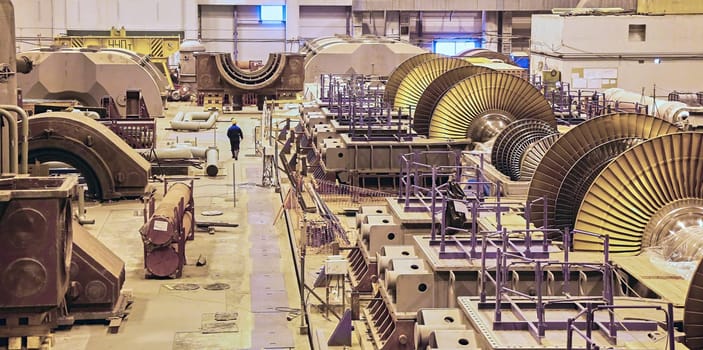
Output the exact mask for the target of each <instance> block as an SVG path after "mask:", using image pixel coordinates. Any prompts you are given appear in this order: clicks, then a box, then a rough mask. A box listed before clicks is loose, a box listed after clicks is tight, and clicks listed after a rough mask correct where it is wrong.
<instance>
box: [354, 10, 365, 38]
mask: <svg viewBox="0 0 703 350" xmlns="http://www.w3.org/2000/svg"><path fill="white" fill-rule="evenodd" d="M351 21H352V23H351V25H352V28H351V36H352V37H355V38H358V37H361V35H362V34H364V13H363V12H352V18H351Z"/></svg>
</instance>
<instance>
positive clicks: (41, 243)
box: [0, 177, 77, 318]
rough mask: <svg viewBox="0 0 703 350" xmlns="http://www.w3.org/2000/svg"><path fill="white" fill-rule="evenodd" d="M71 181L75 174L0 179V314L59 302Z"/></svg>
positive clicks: (65, 276) (68, 240)
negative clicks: (1, 246)
mask: <svg viewBox="0 0 703 350" xmlns="http://www.w3.org/2000/svg"><path fill="white" fill-rule="evenodd" d="M76 184H77V178H76V177H65V178H44V177H42V178H8V179H2V180H0V227H2V230H1V231H0V238H2V241H3V242H4V243H3V244H4V245H5V249H3V250H2V253H1V254H0V266H2V267H3V268H2V271H0V282H1V283H0V315H2V314H5V313H18V312H42V311H49V310H51V309H52V308H55V307H58V306H61V305H63V301H64V294H65V293H66V290H67V288H68V281H69V262H70V257H71V246H72V227H71V202H70V198H71V195H72V193H73V187H74V186H75V185H76ZM0 318H4V317H3V316H0Z"/></svg>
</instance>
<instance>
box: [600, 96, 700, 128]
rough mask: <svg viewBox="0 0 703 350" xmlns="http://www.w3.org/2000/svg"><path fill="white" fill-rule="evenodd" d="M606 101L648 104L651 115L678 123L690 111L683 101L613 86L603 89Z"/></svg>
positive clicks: (685, 117)
mask: <svg viewBox="0 0 703 350" xmlns="http://www.w3.org/2000/svg"><path fill="white" fill-rule="evenodd" d="M603 94H604V95H605V100H606V101H618V102H629V103H639V104H641V105H646V106H647V111H648V112H649V114H650V115H653V116H655V117H657V118H660V119H664V120H666V121H668V122H671V123H677V122H680V121H683V120H686V119H687V118H688V116H689V112H688V111H687V110H686V109H687V108H688V105H686V104H685V103H683V102H676V101H662V100H657V99H654V98H651V97H647V96H643V95H641V94H638V93H635V92H631V91H627V90H623V89H620V88H611V89H606V90H605V91H603Z"/></svg>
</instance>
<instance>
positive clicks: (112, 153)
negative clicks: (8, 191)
mask: <svg viewBox="0 0 703 350" xmlns="http://www.w3.org/2000/svg"><path fill="white" fill-rule="evenodd" d="M29 129H30V131H29V163H30V164H31V163H34V162H35V161H39V162H47V161H61V162H64V163H67V164H69V165H71V166H73V167H75V168H76V169H78V170H79V171H80V172H81V173H82V174H83V175H84V176H85V177H86V182H87V183H88V191H89V194H90V195H91V196H93V197H95V198H99V199H102V200H110V199H118V198H122V197H139V196H141V195H143V194H144V192H145V191H146V187H147V186H148V182H149V173H150V170H151V166H150V164H149V162H147V161H146V160H145V159H144V158H143V157H142V156H140V155H139V153H137V152H136V151H135V150H133V149H132V148H131V147H130V146H129V145H128V144H127V143H125V142H124V141H123V140H122V139H120V138H119V137H118V136H117V135H115V134H114V133H113V132H111V131H110V130H109V129H108V128H107V127H106V126H104V125H102V124H100V122H98V121H95V120H93V119H90V118H87V117H84V116H81V115H75V113H62V112H52V113H42V114H38V115H35V116H33V117H31V118H29Z"/></svg>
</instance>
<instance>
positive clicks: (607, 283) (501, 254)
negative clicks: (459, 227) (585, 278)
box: [480, 229, 673, 349]
mask: <svg viewBox="0 0 703 350" xmlns="http://www.w3.org/2000/svg"><path fill="white" fill-rule="evenodd" d="M576 234H580V235H587V236H591V237H595V238H598V239H601V240H603V244H604V247H605V250H604V253H603V263H600V264H594V263H585V262H570V261H569V254H568V253H569V250H570V249H571V242H572V241H573V235H576ZM487 241H488V240H484V241H483V247H484V249H485V248H486V245H487V243H486V242H487ZM503 241H504V242H506V241H507V239H504V240H503ZM608 244H609V237H608V236H603V235H598V234H594V233H590V232H585V231H578V230H574V231H571V232H569V231H568V229H566V230H565V231H564V246H565V249H564V259H563V260H564V261H554V260H546V259H540V258H529V257H526V256H524V255H521V254H515V253H510V252H506V249H507V245H506V243H504V245H503V246H502V247H500V248H498V250H497V256H496V267H495V278H493V277H492V276H491V274H490V273H488V269H487V267H486V258H485V257H483V258H482V259H481V279H480V288H481V293H480V307H482V308H488V307H491V306H492V307H493V308H494V322H493V329H496V330H516V329H526V330H528V331H529V332H530V334H531V335H532V336H533V337H534V338H535V339H536V340H537V341H538V342H539V343H540V344H541V342H542V338H544V336H545V331H546V330H547V329H550V330H567V331H568V332H569V333H570V332H571V331H573V330H576V331H578V333H579V334H581V331H580V329H586V335H587V338H588V340H587V341H591V342H593V340H592V338H591V330H593V329H595V328H597V329H598V330H599V331H600V332H601V333H603V335H604V336H605V337H606V338H607V339H608V340H609V342H610V343H613V344H614V343H616V340H617V332H618V330H621V329H625V330H636V331H654V330H656V329H657V327H658V325H657V323H656V322H654V321H638V320H628V321H618V320H616V319H615V313H614V311H613V310H614V309H618V308H619V309H625V308H628V309H638V308H640V309H647V308H652V307H651V306H641V305H624V306H615V305H614V292H613V288H614V287H613V266H612V265H611V263H610V252H609V249H608ZM484 255H485V254H484ZM509 259H510V261H509ZM514 265H532V266H534V271H535V287H536V292H535V295H534V296H532V295H528V294H525V293H522V292H520V291H517V290H515V289H512V288H509V287H508V280H507V276H508V275H509V273H510V269H511V267H512V266H514ZM550 265H558V266H561V268H562V271H563V274H564V281H563V284H564V286H565V287H566V286H568V283H569V278H568V276H569V274H570V271H571V268H572V267H579V268H580V269H588V270H593V271H600V272H601V273H602V275H603V291H602V294H601V295H600V296H597V297H578V298H573V297H570V296H566V297H564V298H558V299H549V300H545V299H544V296H543V290H542V281H543V275H544V272H545V268H546V267H548V266H550ZM486 281H488V282H491V283H493V284H494V285H495V289H496V297H495V301H494V302H492V303H491V302H488V301H487V300H486ZM511 296H517V297H519V298H523V299H526V300H522V301H516V300H514V299H513V298H512V297H511ZM504 303H507V305H503V304H504ZM504 307H507V308H509V309H510V311H511V312H512V313H513V314H514V315H515V317H516V318H517V319H518V320H519V321H503V320H502V312H503V308H504ZM526 307H529V308H532V307H534V309H535V313H536V318H537V319H536V320H533V319H529V318H528V317H527V315H526V314H525V312H524V311H523V309H524V308H526ZM553 307H559V308H560V309H562V310H563V309H564V308H566V309H574V310H576V311H577V313H576V315H575V316H574V317H572V318H570V319H569V321H567V322H564V321H548V320H547V319H546V316H545V314H546V311H547V309H549V308H553ZM594 307H595V310H609V312H608V320H607V321H597V320H595V318H594V317H592V316H593V310H594V309H593V308H594ZM589 309H590V310H589ZM584 314H586V316H587V317H586V322H585V323H584V322H577V321H576V320H577V319H578V318H580V317H581V316H583V315H584ZM589 315H590V316H589ZM668 321H669V319H668V318H667V322H668ZM594 325H595V327H594ZM672 327H673V322H672V323H671V325H669V326H667V328H668V329H671V336H670V337H671V338H672V339H673V328H672ZM567 337H571V335H569V334H567ZM567 349H571V347H568V346H567ZM589 349H590V348H589Z"/></svg>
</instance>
